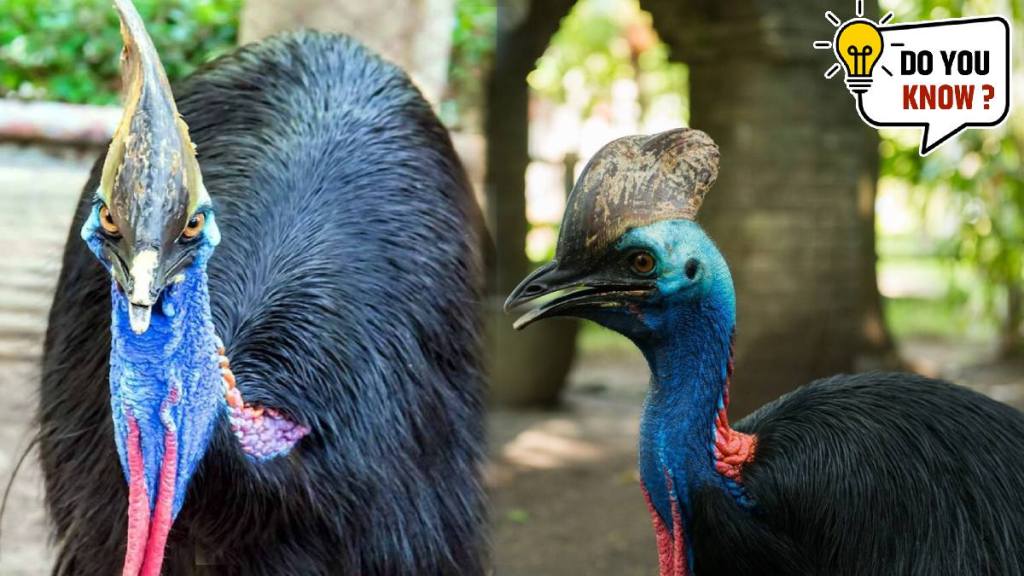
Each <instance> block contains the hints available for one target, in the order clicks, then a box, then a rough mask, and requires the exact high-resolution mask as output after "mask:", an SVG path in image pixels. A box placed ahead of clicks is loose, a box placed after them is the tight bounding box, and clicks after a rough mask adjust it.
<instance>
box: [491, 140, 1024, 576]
mask: <svg viewBox="0 0 1024 576" xmlns="http://www.w3.org/2000/svg"><path fill="white" fill-rule="evenodd" d="M717 170H718V148H717V147H716V146H715V144H714V143H713V142H712V141H711V139H710V138H709V137H708V136H707V135H706V134H704V133H703V132H700V131H697V130H690V129H680V130H672V131H669V132H664V133H661V134H655V135H653V136H631V137H627V138H622V139H619V140H616V141H614V142H612V143H610V144H608V145H607V146H605V147H604V148H603V149H602V150H601V151H599V152H598V153H597V154H596V155H595V156H594V158H593V159H592V160H591V161H590V163H589V164H588V165H587V167H586V168H585V169H584V171H583V173H582V175H581V176H580V178H579V181H578V182H577V183H576V186H575V188H574V189H573V191H572V193H571V195H570V197H569V201H568V204H567V208H566V213H565V216H564V219H563V224H562V230H561V233H560V236H559V239H558V246H557V249H556V253H555V258H554V260H553V261H552V262H550V263H549V264H547V265H545V266H542V267H541V268H539V269H538V270H537V271H536V272H534V273H533V274H531V275H530V276H528V277H527V278H526V279H525V280H523V282H522V283H521V284H520V285H519V286H518V287H517V288H516V289H515V290H514V291H513V292H512V294H511V295H510V296H509V298H508V301H507V302H506V308H507V309H511V308H514V307H517V306H519V305H521V304H524V303H526V302H529V301H531V300H534V299H537V298H540V297H542V296H548V295H554V296H553V297H552V298H550V299H548V300H547V301H545V302H543V303H541V304H540V305H539V306H537V307H536V308H534V309H533V310H531V311H530V312H528V313H527V314H526V315H524V316H523V317H522V318H520V319H519V320H518V321H517V322H516V326H517V327H518V328H522V327H524V326H526V325H527V324H529V323H531V322H534V321H537V320H539V319H543V318H548V317H552V316H576V317H580V318H586V319H589V320H593V321H595V322H598V323H600V324H603V325H604V326H606V327H608V328H611V329H613V330H616V331H618V332H620V333H621V334H623V335H625V336H626V337H628V338H629V339H631V340H632V341H633V342H634V343H635V344H636V345H637V347H639V349H640V350H641V351H642V352H643V354H644V356H645V358H646V359H647V362H648V364H649V366H650V368H651V372H652V379H651V386H650V389H649V391H648V395H647V400H646V403H645V406H644V414H643V419H642V421H641V429H640V446H639V469H640V478H641V483H642V485H643V495H644V497H645V498H646V501H647V504H648V507H649V509H650V512H651V516H652V519H653V523H654V527H655V532H656V535H657V548H658V555H659V559H660V570H661V574H662V576H685V575H691V574H695V575H697V576H708V575H713V574H728V575H737V574H741V575H743V574H758V575H761V574H800V575H822V576H825V575H829V576H836V575H864V576H868V575H879V574H909V575H920V576H939V575H963V574H1015V575H1021V574H1024V537H1022V536H1024V498H1021V494H1024V416H1022V415H1021V413H1020V412H1018V411H1017V410H1014V409H1013V408H1010V407H1009V406H1006V405H1003V404H1000V403H999V402H996V401H994V400H991V399H989V398H987V397H985V396H982V395H980V394H977V393H974V392H971V391H969V390H967V389H965V388H962V387H959V386H955V385H952V384H949V383H947V382H942V381H938V380H932V379H928V378H923V377H920V376H916V375H910V374H865V375H855V376H836V377H833V378H829V379H826V380H819V381H816V382H813V383H811V384H809V385H807V386H805V387H803V388H800V389H798V390H797V391H795V392H792V393H790V394H788V395H786V396H784V397H782V398H780V399H778V400H776V401H775V402H773V403H771V404H769V405H767V406H764V407H763V408H761V409H760V410H759V411H757V412H756V413H755V414H753V415H751V416H749V417H747V418H745V419H743V420H741V421H740V422H738V423H737V424H736V426H735V427H731V426H730V425H729V422H728V419H727V417H726V409H727V407H728V403H729V381H730V379H731V377H732V372H733V365H732V341H733V334H734V330H735V325H736V318H735V315H736V312H735V293H734V291H733V284H732V278H731V276H730V273H729V268H728V266H727V264H726V262H725V260H724V258H723V257H722V255H721V254H720V253H719V251H718V249H717V248H716V247H715V245H714V243H713V242H712V240H711V239H710V238H709V237H708V235H707V234H706V233H705V232H704V231H703V230H702V229H701V227H700V226H699V225H698V224H697V223H696V222H695V218H696V215H697V210H698V208H699V207H700V204H701V202H702V200H703V197H704V195H705V193H706V192H707V191H708V189H709V188H710V187H711V185H712V184H713V183H714V181H715V178H716V175H717ZM752 378H756V375H753V376H752Z"/></svg>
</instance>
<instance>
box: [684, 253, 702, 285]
mask: <svg viewBox="0 0 1024 576" xmlns="http://www.w3.org/2000/svg"><path fill="white" fill-rule="evenodd" d="M699 270H700V262H697V261H696V260H695V259H693V258H690V259H689V260H687V261H686V267H685V268H684V269H683V272H684V273H685V274H686V277H687V278H689V279H690V280H693V279H694V277H696V276H697V272H698V271H699Z"/></svg>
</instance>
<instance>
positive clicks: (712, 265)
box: [505, 128, 734, 340]
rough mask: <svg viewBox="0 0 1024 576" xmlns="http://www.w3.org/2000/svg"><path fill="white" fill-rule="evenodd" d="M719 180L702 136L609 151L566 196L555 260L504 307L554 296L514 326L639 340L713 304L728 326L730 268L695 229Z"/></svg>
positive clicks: (624, 144) (713, 152)
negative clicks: (550, 325)
mask: <svg viewBox="0 0 1024 576" xmlns="http://www.w3.org/2000/svg"><path fill="white" fill-rule="evenodd" d="M717 175H718V147H717V146H716V145H715V143H714V142H713V141H712V140H711V138H710V137H708V135H707V134H705V133H703V132H701V131H699V130H692V129H686V128H683V129H677V130H670V131H668V132H662V133H660V134H655V135H653V136H628V137H625V138H620V139H618V140H615V141H613V142H611V143H609V144H607V145H606V146H605V147H604V148H602V149H601V150H600V151H598V153H597V154H595V155H594V157H593V158H592V159H591V160H590V162H589V163H588V164H587V166H586V168H584V170H583V173H582V174H581V175H580V178H579V180H578V181H577V182H576V186H575V187H574V188H573V190H572V193H571V194H570V196H569V201H568V204H567V206H566V210H565V215H564V216H563V219H562V228H561V232H560V234H559V237H558V245H557V248H556V251H555V258H554V260H552V261H551V262H549V263H548V264H546V265H544V266H542V267H540V268H538V269H537V270H536V271H534V272H533V273H532V274H530V275H529V276H527V277H526V278H525V279H524V280H523V281H522V282H521V283H520V284H519V286H517V287H516V289H515V290H513V292H512V294H511V295H509V297H508V300H507V301H506V302H505V309H506V310H511V309H513V308H516V307H518V306H520V305H522V304H525V303H527V302H530V301H532V300H535V299H538V298H541V297H543V296H548V295H551V294H555V293H557V295H556V296H555V297H553V298H551V299H548V300H546V301H545V302H543V303H542V304H540V305H539V306H537V307H536V308H534V309H533V310H531V311H530V312H528V313H527V314H525V315H524V316H522V317H521V318H519V319H518V320H517V321H516V323H515V327H516V328H517V329H521V328H523V327H525V326H526V325H528V324H530V323H532V322H534V321H536V320H540V319H542V318H549V317H553V316H575V317H579V318H586V319H590V320H593V321H596V322H599V323H601V324H603V325H605V326H607V327H609V328H611V329H613V330H616V331H618V332H621V333H623V334H624V335H626V336H628V337H630V338H632V339H634V340H641V339H645V338H647V337H649V336H651V335H653V334H657V333H659V331H660V330H662V329H665V330H668V329H670V328H669V327H668V326H667V322H666V320H667V319H668V317H669V316H671V315H672V314H674V313H678V312H679V311H680V310H685V309H686V308H688V307H694V306H698V307H699V306H706V305H708V304H712V305H713V307H714V308H715V309H719V310H722V311H723V312H724V313H725V315H726V316H728V317H729V318H728V319H726V320H727V321H726V322H723V329H731V327H729V328H724V327H725V326H726V325H728V324H729V322H728V320H729V319H731V318H732V316H733V315H734V312H733V308H734V302H733V292H732V278H731V276H730V274H729V268H728V266H727V265H726V263H725V259H724V258H723V257H722V255H721V254H720V253H719V252H718V249H717V248H716V247H715V245H714V242H712V241H711V239H710V238H709V237H708V236H707V234H705V233H704V231H703V230H702V229H701V227H700V226H699V225H698V224H697V223H696V222H694V219H695V218H696V215H697V211H698V210H699V208H700V205H701V202H702V201H703V199H704V195H705V194H706V193H707V191H708V189H710V188H711V186H712V185H713V184H714V182H715V179H716V177H717Z"/></svg>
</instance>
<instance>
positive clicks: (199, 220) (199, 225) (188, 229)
mask: <svg viewBox="0 0 1024 576" xmlns="http://www.w3.org/2000/svg"><path fill="white" fill-rule="evenodd" d="M204 225H206V215H205V214H203V213H202V212H199V213H197V214H196V215H195V216H193V217H192V218H191V219H190V220H189V221H188V224H185V229H184V230H182V231H181V236H182V237H183V238H184V239H185V240H192V239H194V238H195V237H196V236H199V233H200V232H202V231H203V226H204Z"/></svg>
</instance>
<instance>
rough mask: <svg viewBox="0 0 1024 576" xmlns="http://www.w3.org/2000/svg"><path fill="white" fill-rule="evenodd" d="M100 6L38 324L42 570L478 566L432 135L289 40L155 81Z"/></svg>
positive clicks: (470, 462)
mask: <svg viewBox="0 0 1024 576" xmlns="http://www.w3.org/2000/svg"><path fill="white" fill-rule="evenodd" d="M116 7H117V10H118V12H119V14H120V16H121V21H122V28H121V31H122V35H123V37H124V41H125V50H124V54H123V56H122V66H123V71H124V74H123V77H124V91H125V94H124V95H125V111H124V115H123V118H122V120H121V123H120V125H119V127H118V129H117V132H116V134H115V136H114V138H113V140H112V141H111V143H110V147H109V150H108V151H107V154H106V156H105V157H104V158H103V159H101V160H100V162H98V163H97V165H96V168H95V169H94V171H93V174H92V177H91V179H90V180H89V183H88V184H87V185H86V189H85V191H84V193H83V196H82V199H81V201H80V204H79V207H78V213H77V215H76V218H75V223H74V225H73V232H72V235H71V238H70V240H69V242H68V245H67V248H66V251H65V255H64V266H63V270H62V273H61V277H60V282H59V286H58V289H57V293H56V296H55V298H54V304H53V308H52V311H51V315H50V324H49V329H48V332H47V338H46V345H45V358H44V370H43V382H42V388H41V391H40V404H39V422H40V451H41V456H42V464H43V470H44V473H45V479H46V500H47V505H48V508H49V511H50V514H51V516H52V519H53V521H54V524H55V528H56V535H57V541H58V554H57V564H56V566H55V567H54V572H55V573H57V574H88V575H94V574H112V573H116V572H118V571H120V572H121V573H122V574H124V575H126V576H128V575H131V576H135V575H136V574H145V575H157V574H160V573H166V574H182V573H193V572H202V573H206V572H204V571H205V570H212V571H213V572H216V573H239V574H337V573H345V574H386V575H392V574H478V573H481V572H482V563H483V555H482V535H481V532H482V526H483V525H484V524H485V523H484V520H483V506H482V499H483V497H482V489H481V487H480V483H479V471H478V468H479V466H478V465H479V461H480V458H481V452H482V450H481V446H482V437H483V431H482V406H481V399H480V391H481V375H480V368H479V362H478V359H477V356H478V354H477V352H478V350H477V349H478V342H479V330H480V326H479V316H478V310H477V308H476V302H477V300H478V292H477V290H478V286H477V285H478V262H477V255H476V250H475V246H476V244H477V237H476V232H475V230H476V224H475V221H476V218H477V212H476V208H475V205H474V204H473V199H472V196H471V194H470V191H469V189H468V186H467V183H466V180H465V176H464V174H463V171H462V167H461V165H460V164H459V161H458V159H457V157H456V155H455V153H454V151H453V149H452V146H451V142H450V140H449V138H448V134H447V132H446V131H445V130H444V128H443V127H442V126H441V125H440V123H439V122H438V121H437V119H436V117H435V116H434V115H433V113H432V112H431V110H430V107H429V105H428V104H427V103H426V102H425V101H424V100H423V98H422V97H421V96H420V94H419V92H418V91H417V90H416V89H415V88H414V87H413V86H412V84H411V83H410V82H409V80H408V78H407V77H406V76H405V75H404V74H403V73H402V72H401V71H400V70H398V69H397V68H395V67H394V66H392V65H390V64H387V63H385V62H383V61H382V60H381V59H379V58H378V57H376V56H374V55H372V54H370V53H369V52H367V51H366V50H365V49H364V48H362V47H361V46H359V45H358V44H357V43H355V42H354V41H352V40H350V39H347V38H345V37H341V36H330V35H321V34H315V33H298V34H291V35H285V36H281V37H277V38H272V39H270V40H267V41H265V42H263V43H260V44H256V45H251V46H247V47H244V48H242V49H240V50H238V51H237V52H235V53H234V54H231V55H229V56H226V57H224V58H221V59H220V60H217V61H215V62H214V63H212V64H210V65H209V66H207V67H206V68H204V69H202V70H200V71H199V72H197V73H196V74H195V75H193V76H192V77H190V78H188V79H187V80H185V81H184V82H183V83H182V85H181V86H180V87H179V89H178V91H177V102H176V101H175V97H174V95H172V91H171V88H170V86H169V84H168V82H167V78H166V76H165V74H164V71H163V67H162V66H161V64H160V60H159V58H158V57H157V54H156V51H155V49H154V47H153V44H152V41H151V40H150V38H149V36H148V35H147V34H146V31H145V28H144V26H143V23H142V21H141V19H140V18H139V15H138V13H137V12H136V11H135V9H134V7H133V6H132V5H131V3H130V2H129V1H128V0H117V2H116ZM179 107H180V108H179ZM179 110H180V114H179ZM97 259H98V260H99V262H98V263H97V261H96V260H97ZM229 357H230V359H231V360H230V362H229V360H228V358H229Z"/></svg>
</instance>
